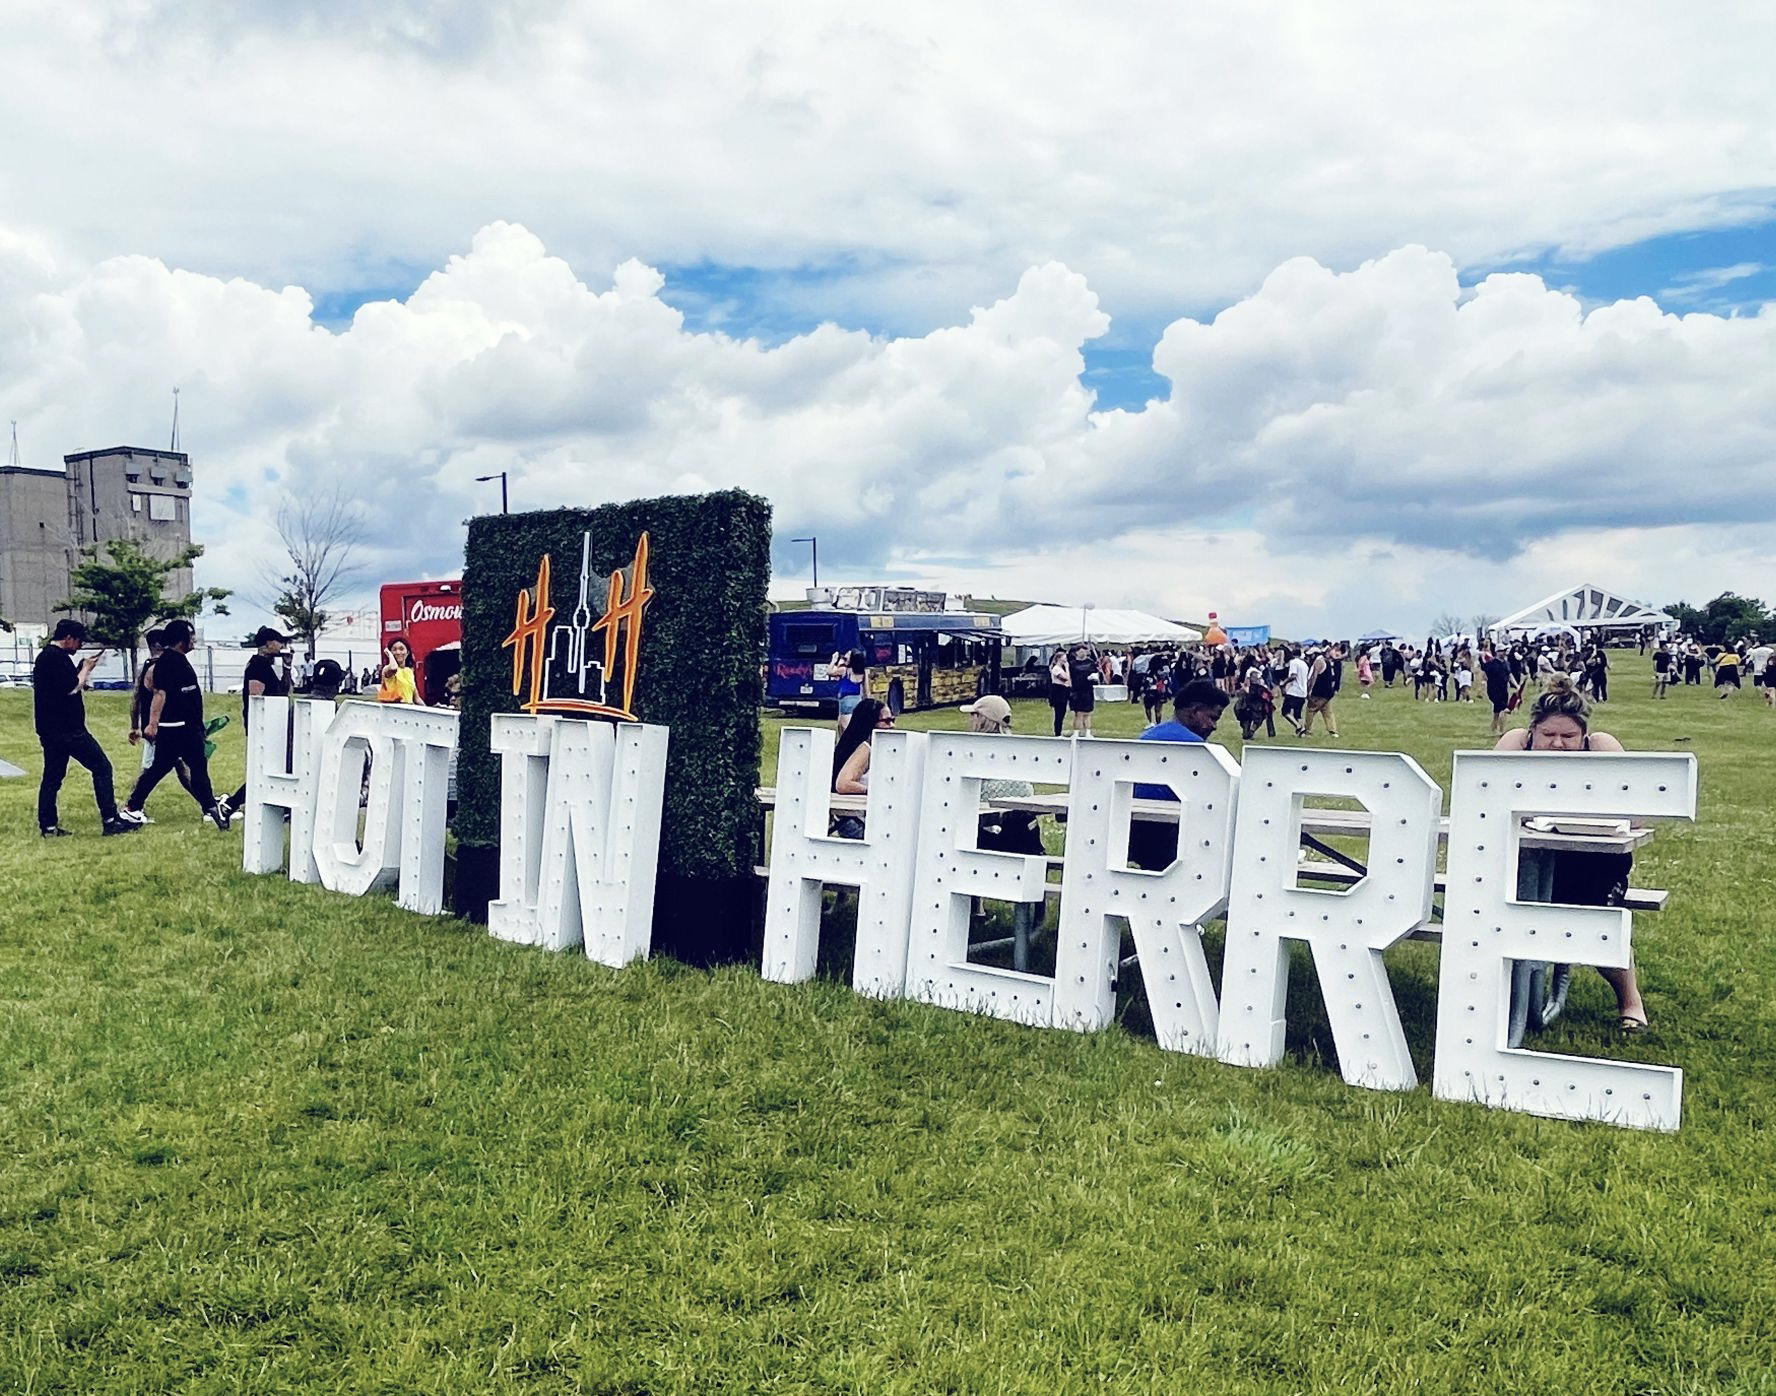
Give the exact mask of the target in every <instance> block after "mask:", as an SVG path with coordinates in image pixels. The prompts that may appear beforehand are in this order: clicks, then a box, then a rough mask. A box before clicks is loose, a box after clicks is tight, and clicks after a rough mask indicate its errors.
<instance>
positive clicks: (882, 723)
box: [876, 712, 894, 727]
mask: <svg viewBox="0 0 1776 1396" xmlns="http://www.w3.org/2000/svg"><path fill="white" fill-rule="evenodd" d="M893 725H894V714H893V713H888V712H885V713H883V714H882V715H881V716H880V717H878V718H877V719H876V726H878V727H892V726H893Z"/></svg>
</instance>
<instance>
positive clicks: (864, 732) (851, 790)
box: [832, 698, 894, 795]
mask: <svg viewBox="0 0 1776 1396" xmlns="http://www.w3.org/2000/svg"><path fill="white" fill-rule="evenodd" d="M892 726H894V712H893V710H892V709H891V708H889V707H888V706H887V705H886V704H884V703H883V702H882V701H881V700H880V699H878V698H865V699H864V700H863V701H862V702H861V703H859V704H858V705H857V706H856V707H855V708H853V709H852V710H851V721H850V722H848V723H846V724H845V731H844V733H843V734H842V735H841V736H840V737H839V740H838V742H837V743H836V744H835V745H834V746H833V766H832V769H833V776H832V780H833V783H832V788H833V793H835V794H838V795H867V794H868V793H869V768H870V738H872V737H874V736H875V735H876V733H877V732H879V731H882V730H884V729H886V728H890V727H892Z"/></svg>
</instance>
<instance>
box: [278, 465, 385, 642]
mask: <svg viewBox="0 0 1776 1396" xmlns="http://www.w3.org/2000/svg"><path fill="white" fill-rule="evenodd" d="M277 531H278V537H279V539H281V540H282V542H283V545H284V552H285V554H286V556H287V558H288V563H289V570H288V571H284V572H280V574H279V575H278V577H277V579H276V581H277V587H278V594H277V599H276V600H275V601H273V602H272V603H271V609H272V610H273V611H274V612H276V613H277V615H278V616H279V617H281V618H282V620H283V622H284V624H285V625H287V626H288V627H289V630H290V635H291V637H292V638H294V639H297V640H300V641H302V644H303V648H304V650H305V651H306V653H307V655H308V658H309V659H310V660H311V661H312V660H313V659H314V657H315V637H316V636H318V635H319V634H320V633H321V631H323V630H325V629H326V628H327V622H328V621H329V620H331V619H332V618H333V617H332V614H331V613H330V612H329V611H328V609H327V607H328V605H329V604H330V603H332V602H333V601H335V600H336V599H337V598H338V596H339V593H340V591H341V589H342V588H343V587H344V586H345V585H346V584H347V583H348V582H350V581H351V580H352V578H353V577H355V576H356V575H357V573H358V571H359V566H358V563H357V562H356V560H355V559H354V556H353V555H354V554H355V553H356V551H357V548H358V545H359V544H360V543H362V542H363V540H364V516H363V515H362V513H360V512H359V509H358V506H357V504H356V502H355V501H353V500H352V499H350V498H349V497H348V496H347V495H346V494H345V492H344V491H343V490H342V489H338V488H335V489H334V490H333V491H332V492H331V493H330V494H324V495H315V496H313V497H309V498H303V499H290V500H286V501H285V502H284V505H283V507H282V508H280V509H279V510H278V512H277Z"/></svg>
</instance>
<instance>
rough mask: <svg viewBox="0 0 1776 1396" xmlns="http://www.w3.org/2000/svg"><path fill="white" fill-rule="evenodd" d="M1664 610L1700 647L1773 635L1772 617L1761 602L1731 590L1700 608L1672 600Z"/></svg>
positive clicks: (1775, 620)
mask: <svg viewBox="0 0 1776 1396" xmlns="http://www.w3.org/2000/svg"><path fill="white" fill-rule="evenodd" d="M1664 609H1665V614H1666V615H1668V616H1670V617H1671V618H1672V619H1673V620H1675V621H1676V622H1677V624H1678V628H1679V629H1680V630H1682V631H1683V632H1684V634H1686V635H1693V636H1695V637H1696V638H1697V639H1698V640H1701V641H1702V642H1703V643H1704V644H1711V645H1727V644H1733V643H1734V642H1736V641H1739V640H1743V639H1744V638H1745V637H1746V636H1747V635H1766V636H1767V635H1771V634H1773V633H1776V616H1772V615H1771V613H1770V612H1769V611H1768V610H1767V609H1766V608H1765V606H1764V603H1763V602H1762V601H1759V600H1758V599H1757V598H1756V597H1753V596H1740V595H1738V594H1737V593H1735V592H1731V591H1723V592H1722V593H1721V594H1720V595H1719V596H1717V597H1715V598H1714V600H1712V601H1710V602H1709V603H1708V604H1707V605H1706V606H1703V607H1701V608H1700V609H1698V608H1697V607H1695V606H1689V605H1685V604H1684V603H1683V602H1682V601H1674V602H1672V603H1671V604H1670V605H1669V606H1666V607H1665V608H1664Z"/></svg>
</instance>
